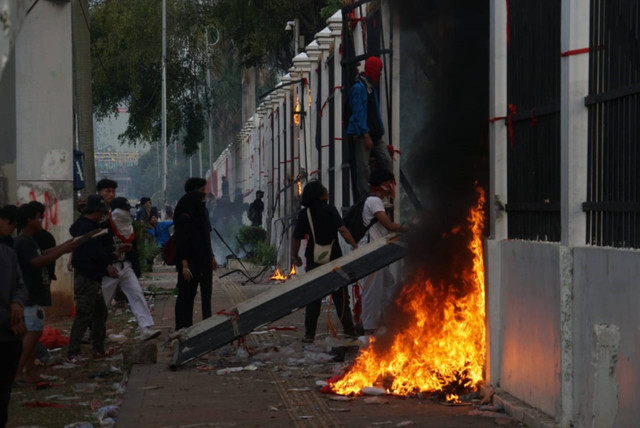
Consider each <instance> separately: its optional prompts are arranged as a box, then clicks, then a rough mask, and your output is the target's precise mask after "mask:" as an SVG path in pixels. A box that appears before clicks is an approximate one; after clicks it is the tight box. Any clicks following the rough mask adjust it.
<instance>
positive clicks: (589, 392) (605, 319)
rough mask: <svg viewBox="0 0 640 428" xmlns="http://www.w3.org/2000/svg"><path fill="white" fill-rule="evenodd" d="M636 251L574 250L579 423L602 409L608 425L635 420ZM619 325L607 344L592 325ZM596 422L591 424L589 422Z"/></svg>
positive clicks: (638, 341) (639, 305)
mask: <svg viewBox="0 0 640 428" xmlns="http://www.w3.org/2000/svg"><path fill="white" fill-rule="evenodd" d="M638 278H640V252H639V251H633V250H617V249H612V248H577V249H575V250H574V302H575V303H574V305H575V306H574V312H575V316H574V350H575V351H574V367H575V369H574V380H575V383H576V385H575V387H574V390H575V399H574V402H575V403H576V404H575V410H576V418H577V420H578V422H579V423H578V426H592V425H593V423H596V421H598V420H600V421H601V420H602V419H598V418H599V417H601V415H602V414H603V412H607V413H611V418H612V420H611V421H612V425H610V426H619V427H630V426H637V424H638V421H640V407H639V406H638V388H639V387H640V367H639V366H638V361H640V287H638ZM603 325H604V326H609V327H613V328H616V329H618V330H619V343H618V344H617V346H616V347H615V349H614V351H615V352H613V354H611V355H610V356H609V358H610V361H602V355H603V350H605V351H606V350H607V349H608V348H611V344H610V343H608V342H607V341H606V340H599V337H600V336H598V335H597V334H596V333H595V332H594V329H595V328H596V326H603ZM594 426H595V425H594Z"/></svg>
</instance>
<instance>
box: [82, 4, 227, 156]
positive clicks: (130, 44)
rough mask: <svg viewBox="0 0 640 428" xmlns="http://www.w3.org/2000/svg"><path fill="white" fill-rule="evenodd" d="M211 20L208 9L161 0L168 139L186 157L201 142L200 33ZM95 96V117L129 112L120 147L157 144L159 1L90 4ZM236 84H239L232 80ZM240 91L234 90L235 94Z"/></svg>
mask: <svg viewBox="0 0 640 428" xmlns="http://www.w3.org/2000/svg"><path fill="white" fill-rule="evenodd" d="M214 25H215V20H214V17H213V13H212V9H211V7H210V6H208V3H204V2H199V1H196V0H186V1H183V0H168V1H167V51H166V52H167V56H166V58H167V135H168V138H169V139H170V140H171V139H175V138H180V139H181V142H182V143H183V144H184V148H185V151H186V153H192V152H194V151H196V150H197V148H198V143H199V142H200V141H202V140H203V138H204V128H205V124H206V114H207V112H208V107H209V100H210V99H211V98H212V96H211V94H209V93H208V92H207V87H206V70H207V66H208V64H209V60H210V56H209V51H210V49H209V48H208V47H207V46H206V44H205V31H206V29H207V28H209V27H211V26H214ZM91 44H92V56H93V62H94V67H93V68H94V72H93V94H94V106H95V112H96V114H97V116H98V118H102V117H106V116H108V115H110V114H112V113H113V112H114V111H115V110H116V109H117V108H118V107H119V106H122V105H125V106H126V107H128V108H129V113H130V119H129V124H128V127H127V129H126V131H125V132H124V134H123V135H121V139H122V140H123V141H124V142H127V143H130V144H135V143H136V142H137V141H140V140H144V141H148V142H154V141H158V140H160V131H161V122H160V114H161V102H162V93H161V89H162V9H161V4H160V2H158V1H157V0H136V1H118V0H96V1H94V2H92V3H91ZM238 84H239V81H238ZM238 90H239V88H238Z"/></svg>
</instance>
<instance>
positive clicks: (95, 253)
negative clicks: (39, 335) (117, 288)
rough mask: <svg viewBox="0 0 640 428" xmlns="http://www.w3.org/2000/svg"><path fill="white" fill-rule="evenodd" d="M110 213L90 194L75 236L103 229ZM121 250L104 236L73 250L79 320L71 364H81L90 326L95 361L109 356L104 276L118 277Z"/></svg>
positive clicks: (75, 323) (75, 322)
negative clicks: (104, 220) (105, 343)
mask: <svg viewBox="0 0 640 428" xmlns="http://www.w3.org/2000/svg"><path fill="white" fill-rule="evenodd" d="M106 212H107V206H106V204H105V202H104V198H103V197H102V196H100V195H89V196H88V197H87V205H86V206H85V209H84V212H83V215H82V217H80V218H79V219H78V220H76V222H75V223H73V224H72V225H71V227H70V228H69V232H70V233H71V236H73V237H79V236H81V235H84V234H85V233H88V232H91V231H93V230H95V229H98V228H100V221H101V220H102V217H103V216H104V215H105V213H106ZM121 251H122V250H121V249H115V250H114V249H113V244H112V243H111V238H110V237H109V236H108V235H107V236H101V237H98V238H92V239H89V240H87V241H85V242H84V243H82V244H81V245H80V246H78V247H77V248H75V249H74V250H73V259H72V265H73V268H74V269H75V275H74V281H73V294H74V298H75V301H76V317H75V318H74V320H73V325H72V326H71V335H70V337H69V348H68V349H67V358H68V360H69V362H71V363H74V364H78V363H81V362H82V360H83V359H82V356H81V349H80V345H81V343H82V337H83V336H84V333H85V332H86V331H87V328H89V326H90V325H91V328H92V334H91V340H92V343H93V351H94V358H102V357H104V356H105V355H106V353H105V347H104V341H105V337H106V322H107V306H106V305H105V303H104V298H103V297H102V288H101V283H102V277H103V276H110V277H111V278H118V277H119V275H118V270H117V269H116V268H115V266H113V262H114V261H115V260H117V259H118V258H119V257H120V252H121Z"/></svg>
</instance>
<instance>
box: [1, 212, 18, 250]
mask: <svg viewBox="0 0 640 428" xmlns="http://www.w3.org/2000/svg"><path fill="white" fill-rule="evenodd" d="M17 209H18V207H16V206H15V205H5V206H4V207H3V208H0V244H5V245H8V246H10V247H11V248H13V238H12V237H11V235H13V232H14V231H15V230H16V226H17V224H16V210H17Z"/></svg>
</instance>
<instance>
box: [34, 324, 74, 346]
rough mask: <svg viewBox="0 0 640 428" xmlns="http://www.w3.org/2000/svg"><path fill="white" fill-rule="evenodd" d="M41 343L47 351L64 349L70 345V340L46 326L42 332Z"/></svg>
mask: <svg viewBox="0 0 640 428" xmlns="http://www.w3.org/2000/svg"><path fill="white" fill-rule="evenodd" d="M40 342H42V344H43V345H44V346H45V347H47V349H53V348H62V347H63V346H67V345H68V344H69V338H68V337H67V336H63V335H61V334H60V332H59V331H58V330H57V329H55V328H51V327H49V326H48V325H45V326H44V329H43V330H42V336H41V337H40Z"/></svg>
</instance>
